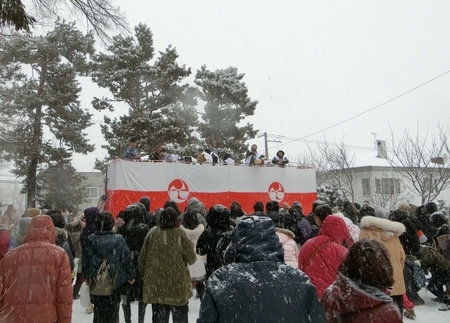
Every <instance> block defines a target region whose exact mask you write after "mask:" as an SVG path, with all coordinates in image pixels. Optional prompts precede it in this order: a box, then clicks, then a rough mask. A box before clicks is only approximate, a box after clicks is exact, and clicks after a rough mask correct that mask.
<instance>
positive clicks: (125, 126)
mask: <svg viewBox="0 0 450 323" xmlns="http://www.w3.org/2000/svg"><path fill="white" fill-rule="evenodd" d="M159 54H160V56H159V58H157V59H155V60H153V59H154V56H155V54H154V48H153V35H152V33H151V31H150V29H149V28H148V27H147V26H146V25H144V24H139V25H138V26H136V27H135V36H134V37H132V36H129V37H124V36H122V35H118V36H115V37H113V41H112V45H111V46H110V47H108V53H99V54H98V55H96V56H95V58H94V61H95V63H94V69H93V73H92V80H93V81H94V82H95V83H97V84H98V85H99V86H100V87H103V88H107V89H109V91H110V92H111V94H112V98H106V97H103V98H94V100H93V106H94V108H95V109H97V110H106V109H108V110H109V111H114V110H115V108H116V106H115V105H116V104H117V103H122V104H126V106H127V107H128V108H129V109H128V114H127V115H122V116H121V117H119V118H114V119H111V118H110V117H108V116H105V117H104V124H103V125H102V126H101V130H102V133H103V135H104V137H105V140H106V142H107V144H106V145H104V146H103V148H106V149H107V150H108V154H109V158H106V160H105V161H104V162H106V161H108V160H109V159H111V158H121V157H122V155H123V152H124V150H125V148H126V146H127V143H128V140H129V138H131V137H134V138H136V139H137V141H138V147H137V148H138V149H139V150H140V151H141V155H142V154H143V153H144V154H145V153H151V152H153V151H154V150H155V149H156V148H157V146H159V145H164V144H167V143H170V144H175V145H176V146H177V147H179V146H186V145H189V144H190V143H192V142H194V141H195V140H196V138H195V137H193V135H192V132H193V130H194V129H195V125H196V122H197V114H196V110H195V105H196V104H197V102H196V95H197V91H196V89H195V88H192V87H190V86H189V85H187V84H181V82H182V81H183V80H184V79H185V78H187V77H188V76H189V75H190V74H191V70H190V69H189V68H186V67H185V66H184V65H183V66H179V65H178V63H177V62H176V60H177V58H178V54H177V52H176V50H175V49H174V48H172V47H170V46H169V47H168V48H167V49H166V51H165V52H160V53H159ZM101 165H102V163H101V162H99V161H97V163H96V168H97V169H101Z"/></svg>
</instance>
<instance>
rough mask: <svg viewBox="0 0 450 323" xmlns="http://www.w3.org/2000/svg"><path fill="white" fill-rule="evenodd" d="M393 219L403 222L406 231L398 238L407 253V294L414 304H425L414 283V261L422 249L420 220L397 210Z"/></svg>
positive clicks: (405, 272)
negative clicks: (419, 233)
mask: <svg viewBox="0 0 450 323" xmlns="http://www.w3.org/2000/svg"><path fill="white" fill-rule="evenodd" d="M391 221H395V222H400V223H403V225H404V226H405V229H406V231H405V232H404V233H403V234H402V235H400V236H399V237H398V238H399V240H400V243H401V244H402V247H403V250H404V251H405V254H406V259H405V266H404V267H403V277H404V279H405V287H406V296H408V299H409V300H410V301H411V302H413V303H414V305H424V304H425V301H424V300H423V298H422V297H420V295H419V294H418V291H419V289H418V288H417V287H416V285H415V284H414V276H413V275H414V262H415V261H417V260H418V259H417V253H418V252H419V250H420V241H419V237H418V236H417V230H418V227H419V226H420V223H419V222H418V220H417V219H416V218H415V217H414V216H412V215H410V214H409V213H406V212H403V211H401V210H396V211H394V212H393V213H392V216H391Z"/></svg>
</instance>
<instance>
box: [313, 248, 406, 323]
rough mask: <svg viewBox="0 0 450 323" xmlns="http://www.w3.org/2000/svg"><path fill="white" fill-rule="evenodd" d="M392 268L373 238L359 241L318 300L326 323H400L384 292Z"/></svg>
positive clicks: (389, 281) (390, 285) (389, 286)
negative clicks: (322, 308) (333, 280)
mask: <svg viewBox="0 0 450 323" xmlns="http://www.w3.org/2000/svg"><path fill="white" fill-rule="evenodd" d="M393 273H394V269H393V267H392V264H391V261H390V259H389V256H388V253H387V251H386V248H384V246H383V245H382V244H381V243H379V242H378V241H376V240H374V239H362V240H360V241H358V242H356V243H355V244H354V245H353V246H352V247H351V248H350V249H349V251H348V254H347V256H346V257H345V259H344V261H343V262H342V264H341V265H340V266H339V274H338V276H337V278H336V280H335V282H334V283H333V284H332V285H331V286H330V287H328V288H327V289H326V290H325V292H324V294H323V296H322V299H321V303H322V305H323V307H324V310H325V315H326V316H327V321H328V323H338V322H339V323H356V322H371V323H400V322H402V318H401V315H400V311H399V309H398V307H397V306H396V305H394V303H393V301H392V298H391V297H390V296H389V295H388V294H387V289H388V288H391V287H392V285H393V284H394V275H393Z"/></svg>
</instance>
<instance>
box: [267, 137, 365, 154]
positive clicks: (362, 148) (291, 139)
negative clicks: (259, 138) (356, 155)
mask: <svg viewBox="0 0 450 323" xmlns="http://www.w3.org/2000/svg"><path fill="white" fill-rule="evenodd" d="M267 135H268V136H271V137H275V138H279V139H283V138H284V139H287V140H290V141H289V142H286V143H284V145H287V144H290V143H292V142H294V141H303V142H308V143H312V144H321V143H324V142H323V141H318V140H311V139H305V137H303V138H295V137H287V136H283V135H274V134H271V133H268V134H267ZM329 144H331V145H340V144H336V143H329ZM344 146H345V147H347V148H354V149H361V150H373V147H372V148H370V147H363V146H352V145H347V144H344Z"/></svg>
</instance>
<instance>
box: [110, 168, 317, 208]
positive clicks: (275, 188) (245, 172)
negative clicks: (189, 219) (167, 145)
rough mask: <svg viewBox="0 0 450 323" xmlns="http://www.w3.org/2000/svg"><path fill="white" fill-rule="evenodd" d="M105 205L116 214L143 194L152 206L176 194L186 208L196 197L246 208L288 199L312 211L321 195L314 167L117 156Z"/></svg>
mask: <svg viewBox="0 0 450 323" xmlns="http://www.w3.org/2000/svg"><path fill="white" fill-rule="evenodd" d="M107 181H108V182H107V196H108V199H107V201H106V206H105V209H106V210H108V211H111V212H112V213H113V214H114V216H116V215H117V213H118V212H119V211H121V210H123V209H125V207H126V206H127V205H129V204H131V203H133V202H138V201H139V200H140V198H141V197H142V196H148V197H149V198H150V200H151V209H152V211H153V210H154V209H155V208H160V207H163V205H164V203H165V202H166V201H167V200H169V199H171V200H174V201H175V202H177V204H178V206H179V208H180V210H181V211H183V210H184V208H185V207H186V205H187V202H188V201H189V199H190V198H192V197H196V198H198V199H199V200H200V201H202V202H203V203H204V204H205V207H206V208H207V209H209V207H211V206H212V205H214V204H217V203H220V204H223V205H225V206H226V207H229V206H230V205H231V203H232V202H233V201H237V202H239V203H240V204H241V206H242V209H243V210H244V212H246V213H247V214H249V213H252V212H253V205H254V204H255V202H256V201H261V202H263V203H264V205H265V204H266V202H268V201H270V200H276V201H278V202H279V203H281V202H283V201H286V202H288V203H289V205H291V204H292V202H294V201H299V202H300V203H302V205H303V210H304V212H305V214H306V213H308V212H309V211H310V210H311V206H312V202H314V200H316V197H317V194H316V173H315V170H314V169H297V168H289V167H286V168H282V167H258V166H254V167H245V166H231V165H230V166H211V165H193V164H183V163H165V162H161V163H152V162H150V163H145V162H131V161H126V160H115V161H112V162H111V164H110V165H109V167H108V174H107Z"/></svg>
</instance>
